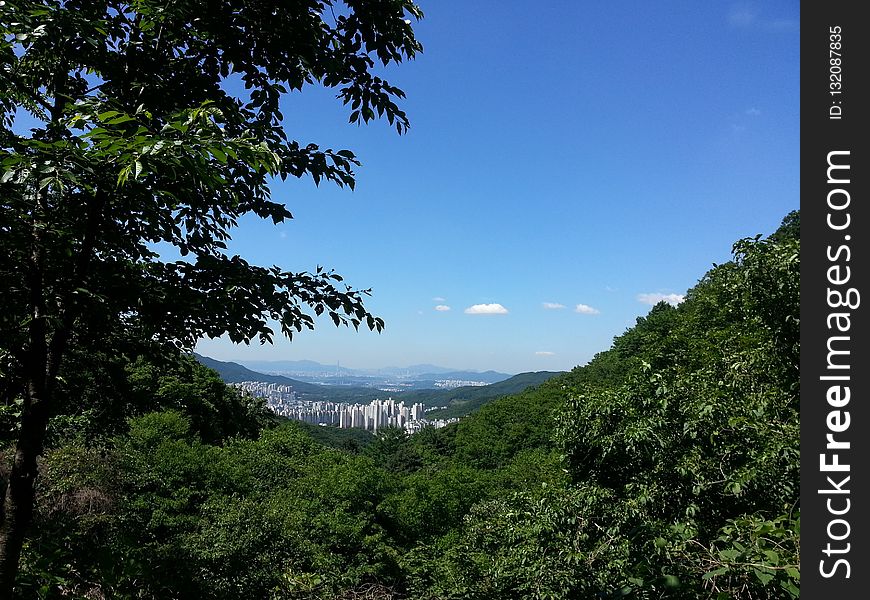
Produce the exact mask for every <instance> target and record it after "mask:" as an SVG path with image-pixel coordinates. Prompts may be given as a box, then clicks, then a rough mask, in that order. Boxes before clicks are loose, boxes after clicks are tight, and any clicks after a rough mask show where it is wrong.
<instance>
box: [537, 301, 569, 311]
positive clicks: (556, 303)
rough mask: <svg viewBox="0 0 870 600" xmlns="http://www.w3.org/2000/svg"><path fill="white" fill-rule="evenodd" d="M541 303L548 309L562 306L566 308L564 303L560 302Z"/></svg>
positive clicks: (556, 308)
mask: <svg viewBox="0 0 870 600" xmlns="http://www.w3.org/2000/svg"><path fill="white" fill-rule="evenodd" d="M541 304H542V305H543V306H544V308H546V309H547V310H558V309H560V308H565V305H564V304H559V303H558V302H542V303H541Z"/></svg>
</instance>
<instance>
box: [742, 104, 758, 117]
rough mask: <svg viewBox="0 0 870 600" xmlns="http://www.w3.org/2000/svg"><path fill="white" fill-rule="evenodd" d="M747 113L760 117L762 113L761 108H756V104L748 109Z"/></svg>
mask: <svg viewBox="0 0 870 600" xmlns="http://www.w3.org/2000/svg"><path fill="white" fill-rule="evenodd" d="M746 114H747V115H749V116H750V117H758V116H760V115H761V110H760V109H757V108H755V107H754V106H753V107H751V108H747V109H746Z"/></svg>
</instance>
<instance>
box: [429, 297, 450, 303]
mask: <svg viewBox="0 0 870 600" xmlns="http://www.w3.org/2000/svg"><path fill="white" fill-rule="evenodd" d="M432 302H447V298H442V297H441V296H435V297H434V298H432Z"/></svg>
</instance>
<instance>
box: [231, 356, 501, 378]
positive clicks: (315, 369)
mask: <svg viewBox="0 0 870 600" xmlns="http://www.w3.org/2000/svg"><path fill="white" fill-rule="evenodd" d="M240 364H242V365H244V366H245V367H247V368H248V369H251V370H253V371H258V372H260V373H269V374H274V375H287V376H290V377H318V378H324V377H329V378H360V377H370V378H387V379H396V380H400V381H403V380H413V381H438V380H441V379H459V380H465V381H483V382H485V383H496V382H499V381H504V380H505V379H508V378H509V377H510V376H511V375H510V374H509V373H499V372H497V371H483V372H481V371H458V370H455V369H448V368H445V367H439V366H437V365H430V364H420V365H411V366H409V367H384V368H381V369H350V368H347V367H342V366H341V365H337V364H336V365H324V364H323V363H319V362H316V361H313V360H246V361H241V363H240Z"/></svg>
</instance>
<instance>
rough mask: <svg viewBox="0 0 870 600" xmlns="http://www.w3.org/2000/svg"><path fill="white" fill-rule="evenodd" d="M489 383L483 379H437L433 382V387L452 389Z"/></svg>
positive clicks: (481, 385)
mask: <svg viewBox="0 0 870 600" xmlns="http://www.w3.org/2000/svg"><path fill="white" fill-rule="evenodd" d="M485 385H489V384H488V383H486V382H485V381H470V380H468V379H439V380H438V381H436V382H435V387H437V388H445V389H454V388H458V387H483V386H485Z"/></svg>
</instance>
